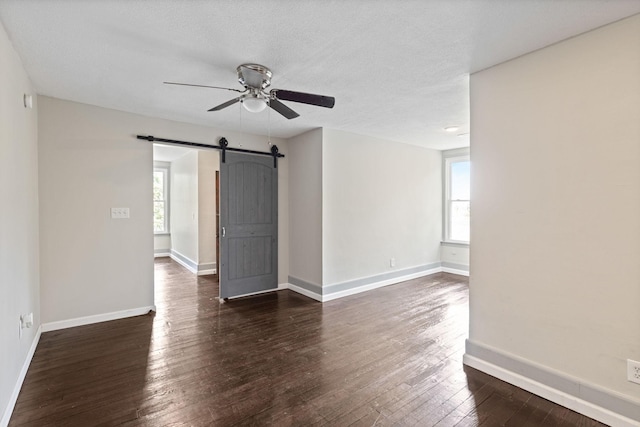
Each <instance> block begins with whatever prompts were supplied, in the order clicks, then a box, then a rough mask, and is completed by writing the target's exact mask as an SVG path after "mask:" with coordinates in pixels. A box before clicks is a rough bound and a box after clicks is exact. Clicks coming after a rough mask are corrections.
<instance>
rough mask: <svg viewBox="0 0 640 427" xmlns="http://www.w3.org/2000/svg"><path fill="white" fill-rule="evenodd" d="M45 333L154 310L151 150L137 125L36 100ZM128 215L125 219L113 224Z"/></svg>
mask: <svg viewBox="0 0 640 427" xmlns="http://www.w3.org/2000/svg"><path fill="white" fill-rule="evenodd" d="M39 103H40V110H39V122H38V125H39V161H40V231H41V232H40V237H41V241H40V250H41V252H40V256H41V264H40V267H41V275H42V280H41V293H42V320H43V323H49V322H56V321H63V320H70V319H75V318H81V317H86V316H92V315H99V314H106V313H113V312H119V311H123V310H129V309H138V308H142V307H149V306H152V305H153V256H152V254H153V229H152V227H151V223H150V218H152V212H153V211H152V201H151V200H152V199H151V188H152V187H151V185H152V181H151V176H152V170H153V157H152V146H151V144H150V143H145V142H143V141H139V140H136V139H135V138H134V135H135V133H136V131H138V130H139V128H138V124H139V123H138V120H137V117H136V116H133V115H130V114H125V113H120V112H117V111H113V110H107V109H103V108H97V107H91V106H87V105H83V104H77V103H73V102H66V101H61V100H57V99H53V98H47V97H39ZM112 207H127V208H129V209H130V218H129V219H111V217H110V208H112Z"/></svg>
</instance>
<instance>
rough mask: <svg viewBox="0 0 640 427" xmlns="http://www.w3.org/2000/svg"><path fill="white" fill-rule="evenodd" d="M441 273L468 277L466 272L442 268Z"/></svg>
mask: <svg viewBox="0 0 640 427" xmlns="http://www.w3.org/2000/svg"><path fill="white" fill-rule="evenodd" d="M442 272H443V273H451V274H458V275H460V276H467V277H469V272H468V271H464V270H458V269H457V268H449V267H442Z"/></svg>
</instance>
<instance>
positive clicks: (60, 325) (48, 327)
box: [42, 305, 156, 332]
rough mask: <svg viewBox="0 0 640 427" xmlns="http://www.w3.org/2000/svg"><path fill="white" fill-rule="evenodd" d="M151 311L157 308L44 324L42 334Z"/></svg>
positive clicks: (149, 307) (135, 309)
mask: <svg viewBox="0 0 640 427" xmlns="http://www.w3.org/2000/svg"><path fill="white" fill-rule="evenodd" d="M150 311H156V306H155V305H150V306H147V307H139V308H132V309H129V310H122V311H114V312H112V313H103V314H96V315H93V316H85V317H76V318H75V319H68V320H60V321H57V322H49V323H43V324H42V332H50V331H57V330H59V329H66V328H73V327H75V326H84V325H91V324H92V323H100V322H108V321H109V320H117V319H124V318H126V317H133V316H142V315H143V314H147V313H148V312H150Z"/></svg>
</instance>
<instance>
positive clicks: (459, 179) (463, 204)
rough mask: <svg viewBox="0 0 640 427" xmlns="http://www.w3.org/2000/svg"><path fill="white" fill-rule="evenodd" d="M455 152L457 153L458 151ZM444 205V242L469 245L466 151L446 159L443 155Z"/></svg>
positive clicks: (468, 189)
mask: <svg viewBox="0 0 640 427" xmlns="http://www.w3.org/2000/svg"><path fill="white" fill-rule="evenodd" d="M456 152H458V153H459V151H458V150H456ZM444 156H445V158H444V167H445V174H446V176H445V188H444V194H445V203H444V210H445V212H444V218H445V221H444V240H445V241H447V242H460V243H469V235H470V228H471V203H470V198H471V190H470V187H471V162H470V160H469V154H468V151H467V152H466V154H457V155H453V156H451V157H448V156H447V154H446V153H445V154H444Z"/></svg>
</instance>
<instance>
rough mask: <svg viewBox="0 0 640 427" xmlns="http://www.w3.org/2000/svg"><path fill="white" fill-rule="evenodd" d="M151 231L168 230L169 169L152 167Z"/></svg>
mask: <svg viewBox="0 0 640 427" xmlns="http://www.w3.org/2000/svg"><path fill="white" fill-rule="evenodd" d="M153 232H154V233H156V234H163V233H168V232H169V170H168V169H167V168H159V167H156V168H154V169H153Z"/></svg>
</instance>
